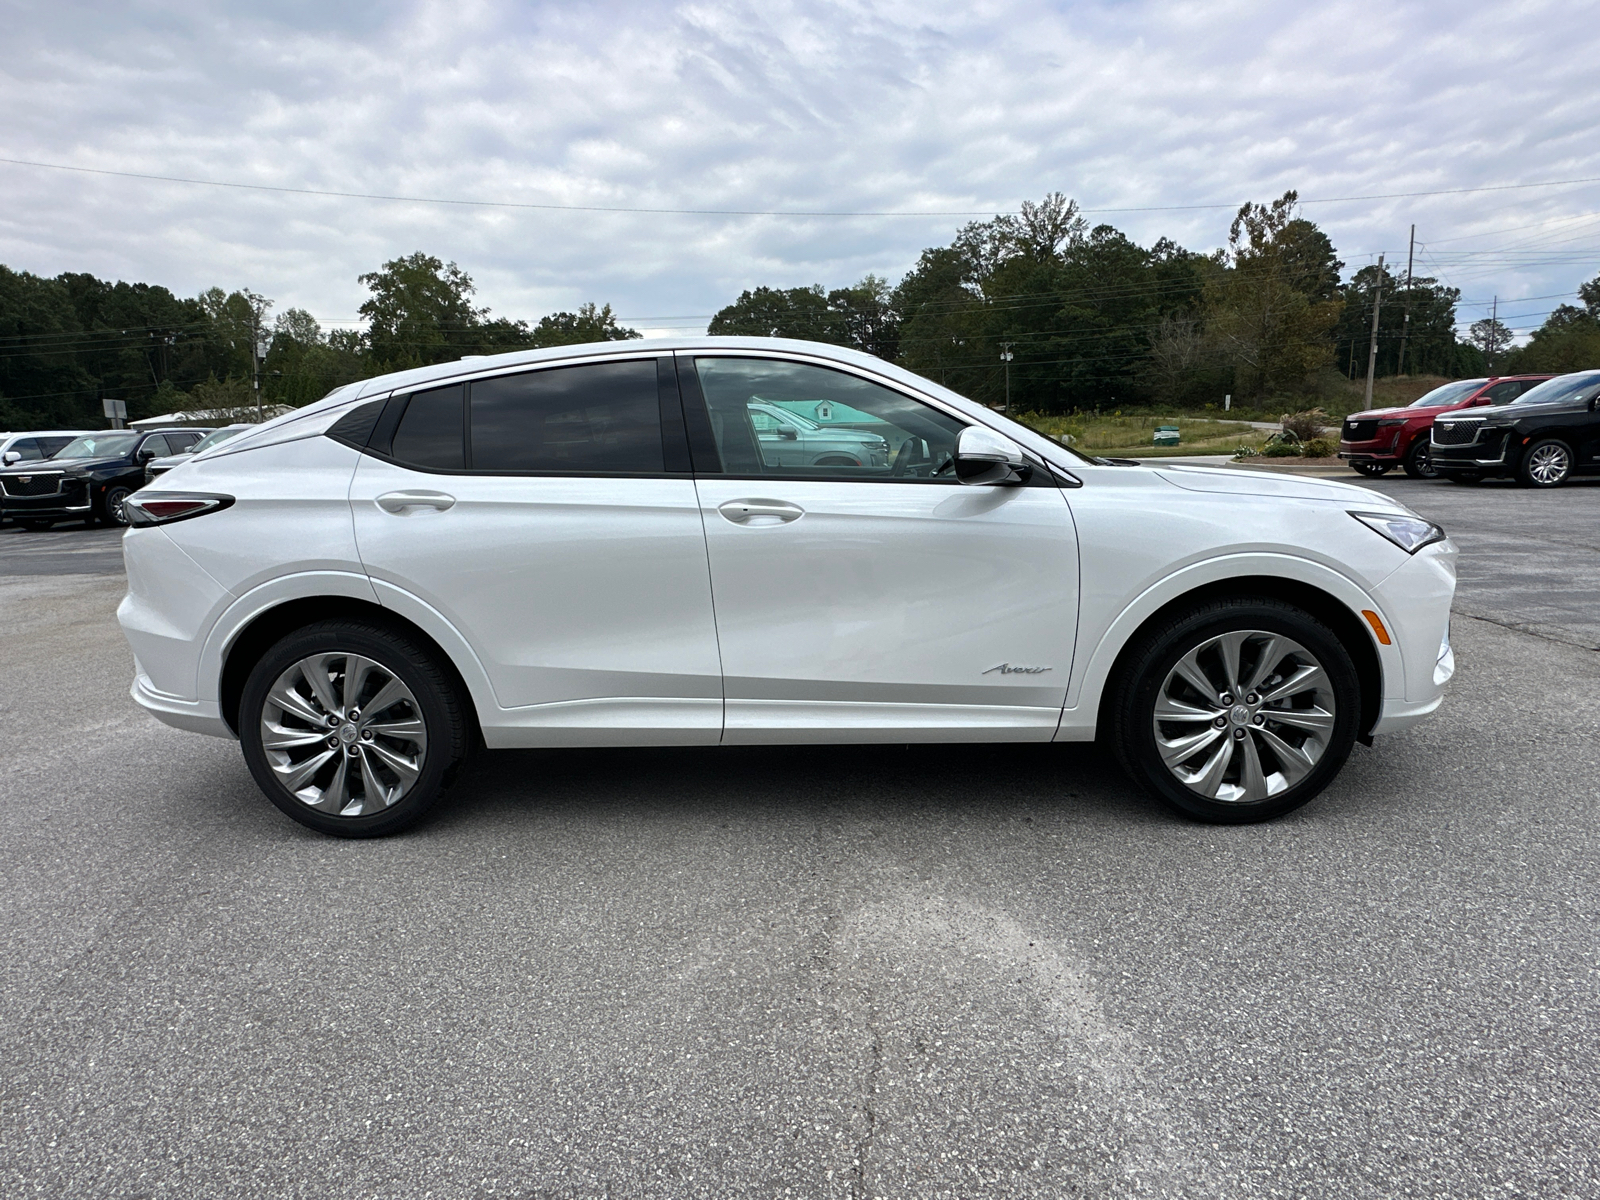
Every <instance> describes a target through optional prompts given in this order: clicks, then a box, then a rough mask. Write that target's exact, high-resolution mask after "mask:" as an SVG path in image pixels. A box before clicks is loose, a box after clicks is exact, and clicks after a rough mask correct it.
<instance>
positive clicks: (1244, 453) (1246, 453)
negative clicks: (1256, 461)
mask: <svg viewBox="0 0 1600 1200" xmlns="http://www.w3.org/2000/svg"><path fill="white" fill-rule="evenodd" d="M1260 453H1261V452H1260V451H1259V450H1257V449H1256V448H1255V447H1254V446H1240V447H1239V448H1238V449H1237V450H1235V451H1234V452H1233V456H1234V457H1235V458H1255V457H1256V456H1257V455H1258V454H1260Z"/></svg>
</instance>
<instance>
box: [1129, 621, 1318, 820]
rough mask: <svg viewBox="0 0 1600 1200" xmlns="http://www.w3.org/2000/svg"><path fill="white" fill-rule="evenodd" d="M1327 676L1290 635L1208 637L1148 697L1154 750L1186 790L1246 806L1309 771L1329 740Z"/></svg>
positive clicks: (1253, 631)
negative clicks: (1151, 700) (1153, 696)
mask: <svg viewBox="0 0 1600 1200" xmlns="http://www.w3.org/2000/svg"><path fill="white" fill-rule="evenodd" d="M1337 715H1338V707H1337V702H1336V701H1335V700H1334V696H1333V681H1332V680H1330V679H1329V678H1328V673H1327V672H1326V671H1325V670H1323V667H1322V664H1321V663H1320V662H1318V661H1317V659H1316V656H1315V655H1313V654H1312V653H1311V652H1310V651H1309V650H1307V649H1306V648H1305V647H1304V646H1302V645H1301V644H1300V643H1299V642H1297V641H1295V640H1294V639H1293V638H1289V637H1285V636H1284V635H1283V634H1281V633H1268V632H1266V631H1265V630H1260V629H1246V630H1238V631H1235V632H1232V633H1224V634H1220V635H1218V636H1217V637H1213V638H1209V639H1207V640H1206V641H1204V642H1201V643H1200V645H1198V646H1196V647H1195V648H1194V649H1193V650H1190V651H1189V652H1188V653H1187V654H1185V655H1184V656H1183V657H1182V658H1180V659H1179V660H1178V662H1177V665H1176V666H1174V667H1173V668H1172V670H1171V671H1169V672H1168V673H1167V677H1166V679H1165V680H1164V681H1163V682H1162V684H1161V689H1160V691H1158V692H1157V693H1156V704H1155V714H1154V717H1153V722H1154V725H1155V735H1156V749H1157V750H1158V751H1159V752H1160V754H1161V761H1162V762H1163V763H1165V764H1166V767H1167V770H1169V771H1171V772H1172V774H1173V776H1174V778H1176V779H1177V780H1178V782H1180V783H1182V784H1183V785H1184V786H1185V787H1186V788H1188V789H1189V790H1190V791H1192V792H1195V793H1196V794H1198V795H1201V796H1204V797H1205V798H1206V799H1208V800H1216V801H1220V802H1221V803H1224V804H1249V803H1253V802H1255V801H1258V800H1265V799H1267V798H1268V797H1269V796H1276V795H1278V794H1279V793H1281V792H1284V791H1287V790H1288V789H1289V788H1291V787H1293V786H1294V785H1295V784H1297V783H1299V782H1300V781H1301V780H1302V779H1304V778H1305V777H1306V776H1307V775H1309V774H1310V773H1311V770H1312V768H1314V767H1315V766H1316V765H1317V762H1318V761H1319V760H1320V759H1321V758H1322V755H1323V752H1324V751H1326V750H1327V748H1328V742H1329V740H1330V739H1331V738H1332V737H1333V727H1334V723H1335V720H1336V718H1337Z"/></svg>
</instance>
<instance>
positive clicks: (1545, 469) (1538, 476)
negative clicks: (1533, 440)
mask: <svg viewBox="0 0 1600 1200" xmlns="http://www.w3.org/2000/svg"><path fill="white" fill-rule="evenodd" d="M1571 465H1572V456H1571V455H1570V454H1568V453H1567V448H1566V447H1565V446H1561V445H1557V444H1556V443H1554V442H1551V443H1548V444H1546V445H1543V446H1540V447H1538V448H1537V449H1536V450H1534V452H1533V454H1532V455H1531V456H1530V457H1529V458H1528V474H1529V475H1531V476H1532V477H1533V480H1534V482H1535V483H1544V484H1549V483H1560V482H1561V481H1562V480H1563V479H1565V478H1566V477H1567V471H1568V470H1569V469H1570V467H1571Z"/></svg>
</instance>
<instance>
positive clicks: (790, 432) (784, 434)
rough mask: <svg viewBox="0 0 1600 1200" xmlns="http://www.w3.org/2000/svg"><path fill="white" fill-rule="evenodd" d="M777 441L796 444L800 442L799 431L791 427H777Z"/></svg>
mask: <svg viewBox="0 0 1600 1200" xmlns="http://www.w3.org/2000/svg"><path fill="white" fill-rule="evenodd" d="M778 440H779V441H783V442H797V441H799V440H800V431H799V430H797V429H795V428H794V427H793V426H792V425H779V426H778Z"/></svg>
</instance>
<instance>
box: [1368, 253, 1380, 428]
mask: <svg viewBox="0 0 1600 1200" xmlns="http://www.w3.org/2000/svg"><path fill="white" fill-rule="evenodd" d="M1382 304H1383V255H1381V254H1380V255H1378V285H1377V287H1375V288H1373V290H1372V341H1371V343H1370V344H1369V345H1368V346H1367V399H1366V407H1367V408H1371V407H1372V376H1373V375H1374V374H1375V373H1376V372H1377V370H1378V309H1379V308H1380V307H1381V306H1382Z"/></svg>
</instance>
